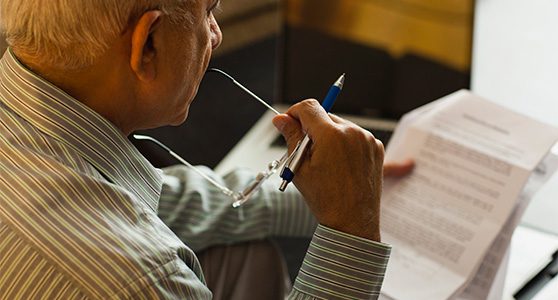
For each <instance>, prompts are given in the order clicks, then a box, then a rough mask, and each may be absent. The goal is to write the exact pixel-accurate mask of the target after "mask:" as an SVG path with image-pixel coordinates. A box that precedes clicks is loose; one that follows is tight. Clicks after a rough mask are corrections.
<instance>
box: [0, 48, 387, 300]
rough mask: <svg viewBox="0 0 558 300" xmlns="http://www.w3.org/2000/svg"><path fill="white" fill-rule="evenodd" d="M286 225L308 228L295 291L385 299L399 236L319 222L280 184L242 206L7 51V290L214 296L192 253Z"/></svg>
mask: <svg viewBox="0 0 558 300" xmlns="http://www.w3.org/2000/svg"><path fill="white" fill-rule="evenodd" d="M99 88H101V87H99ZM206 172H207V173H208V174H210V175H211V176H214V177H215V179H216V180H219V181H222V182H223V183H225V184H226V185H228V186H230V187H241V186H243V185H244V184H245V183H246V182H247V181H248V180H249V179H251V176H252V174H251V173H250V172H246V171H236V172H233V173H231V174H230V175H228V176H226V177H224V178H218V177H216V176H215V175H214V174H213V173H212V172H211V171H210V170H209V169H206ZM278 235H281V236H308V237H310V236H312V243H311V245H310V248H309V250H308V253H307V256H306V258H305V260H304V263H303V266H302V269H301V271H300V273H299V276H298V278H297V281H296V283H295V285H294V289H293V292H292V293H291V295H290V297H291V298H293V299H316V298H318V299H335V298H338V299H349V298H350V299H355V298H357V299H373V298H376V297H377V296H378V293H379V290H380V288H381V284H382V280H383V274H384V272H385V268H386V265H387V261H388V258H389V251H390V248H389V246H386V245H383V244H379V243H374V242H372V241H368V240H364V239H360V238H357V237H354V236H351V235H347V234H345V233H342V232H338V231H335V230H332V229H329V228H326V227H324V226H321V225H320V226H317V224H316V221H315V220H314V218H313V217H312V216H311V214H310V212H309V210H308V208H307V207H306V205H305V204H304V201H302V199H301V198H300V196H299V195H298V194H295V193H285V194H283V193H279V192H277V191H276V187H275V186H264V188H263V189H262V191H260V192H259V193H258V194H257V196H256V197H255V199H253V200H251V201H249V202H248V203H247V204H246V205H245V206H244V207H242V208H241V209H233V208H232V207H231V205H230V199H228V198H227V197H226V196H224V195H222V194H221V193H220V192H219V191H218V190H216V189H215V188H213V187H212V186H210V185H208V184H207V182H206V181H204V179H202V178H201V177H200V176H198V175H196V174H195V173H192V172H191V171H190V170H189V169H187V168H185V167H181V166H176V167H172V168H168V169H165V170H164V171H161V170H158V169H155V168H153V167H152V166H151V164H150V163H149V162H147V161H146V160H145V158H144V157H143V156H142V155H141V154H140V153H139V152H138V151H137V149H135V148H134V146H133V145H132V144H131V143H130V142H129V141H128V140H127V139H126V137H125V136H123V135H122V133H121V132H120V131H119V130H118V128H116V127H115V126H114V125H113V124H111V123H110V122H108V121H107V120H106V119H104V118H103V117H101V116H100V115H99V114H97V113H96V112H94V111H92V110H91V109H89V108H88V107H86V106H85V105H83V104H81V103H80V102H78V101H76V100H75V99H73V98H72V97H70V96H69V95H67V94H66V93H64V92H63V91H61V90H60V89H58V88H56V87H55V86H53V85H52V84H50V83H49V82H47V81H45V80H44V79H41V78H40V77H39V76H37V75H36V74H34V73H32V72H31V71H29V70H27V69H26V68H25V67H24V66H23V65H21V64H20V63H19V62H18V60H17V59H16V58H15V56H14V55H13V53H11V51H7V52H6V54H5V55H4V57H3V58H2V60H0V299H123V298H133V299H209V298H211V292H210V291H209V290H208V289H207V287H206V286H205V282H204V277H203V273H202V270H201V267H200V264H199V262H198V260H197V258H196V256H195V254H194V252H193V250H201V249H204V248H206V247H209V246H211V245H215V244H224V243H225V244H226V243H234V242H239V241H246V240H253V239H260V238H265V237H269V236H278ZM232 280H234V279H232Z"/></svg>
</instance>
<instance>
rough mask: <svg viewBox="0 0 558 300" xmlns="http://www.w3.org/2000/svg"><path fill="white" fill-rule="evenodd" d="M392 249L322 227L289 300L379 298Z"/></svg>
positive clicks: (313, 240)
mask: <svg viewBox="0 0 558 300" xmlns="http://www.w3.org/2000/svg"><path fill="white" fill-rule="evenodd" d="M390 252H391V246H389V245H386V244H382V243H377V242H374V241H371V240H367V239H363V238H360V237H357V236H353V235H350V234H347V233H344V232H341V231H337V230H333V229H331V228H328V227H326V226H323V225H319V226H318V228H317V229H316V232H315V233H314V236H313V238H312V242H311V243H310V247H309V248H308V251H307V252H306V257H305V258H304V262H303V264H302V267H301V269H300V271H299V273H298V276H297V278H296V281H295V284H294V287H293V291H292V292H291V294H290V296H289V299H295V300H298V299H377V298H378V296H379V294H380V290H381V288H382V283H383V281H384V274H385V272H386V268H387V263H388V260H389V255H390Z"/></svg>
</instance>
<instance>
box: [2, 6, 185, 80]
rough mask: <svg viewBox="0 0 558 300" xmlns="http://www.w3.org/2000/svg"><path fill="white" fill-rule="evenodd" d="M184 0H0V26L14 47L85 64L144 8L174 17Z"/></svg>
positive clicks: (44, 58)
mask: <svg viewBox="0 0 558 300" xmlns="http://www.w3.org/2000/svg"><path fill="white" fill-rule="evenodd" d="M186 1H189V0H0V26H1V30H2V31H3V33H4V34H5V36H6V40H7V42H8V45H9V46H10V47H12V49H14V51H15V52H16V53H17V52H21V53H24V54H25V55H29V56H32V57H33V58H34V59H35V60H36V61H37V62H39V63H43V64H47V65H48V66H50V67H54V68H57V69H63V70H76V69H81V68H85V67H87V66H90V65H91V64H93V62H94V61H95V60H96V59H97V58H98V57H99V56H100V55H102V54H103V53H104V52H105V51H106V50H107V49H108V48H109V46H110V44H111V42H112V41H114V40H115V39H116V38H117V37H118V35H120V34H121V33H122V32H123V31H124V30H125V28H126V26H127V25H128V24H129V23H130V22H132V21H134V20H135V18H138V17H139V16H140V15H141V14H142V13H143V12H145V11H147V10H149V9H160V10H162V11H163V12H165V13H167V14H168V15H169V16H170V17H171V19H172V20H173V21H175V22H178V19H182V20H184V18H186V19H188V18H190V17H191V14H189V13H188V12H187V11H185V9H184V5H181V4H182V3H184V2H186Z"/></svg>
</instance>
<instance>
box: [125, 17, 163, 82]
mask: <svg viewBox="0 0 558 300" xmlns="http://www.w3.org/2000/svg"><path fill="white" fill-rule="evenodd" d="M162 15H163V12H161V11H159V10H150V11H147V12H145V13H144V14H143V15H141V16H140V18H139V19H138V21H137V23H136V25H135V26H134V28H133V29H132V40H131V42H132V45H131V49H130V50H131V51H130V66H131V67H132V70H133V71H134V73H136V76H137V77H138V78H139V79H140V80H143V81H151V80H153V79H155V77H156V73H157V69H156V63H155V62H156V60H155V59H156V55H157V49H155V44H154V42H153V32H154V31H155V30H156V29H157V26H158V24H159V21H160V20H161V16H162Z"/></svg>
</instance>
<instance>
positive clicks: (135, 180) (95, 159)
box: [0, 49, 162, 211]
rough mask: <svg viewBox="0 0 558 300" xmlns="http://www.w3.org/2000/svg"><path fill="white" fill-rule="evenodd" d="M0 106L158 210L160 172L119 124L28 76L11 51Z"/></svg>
mask: <svg viewBox="0 0 558 300" xmlns="http://www.w3.org/2000/svg"><path fill="white" fill-rule="evenodd" d="M0 101H2V102H4V104H5V105H6V106H8V107H9V108H10V109H11V110H13V111H14V112H15V113H17V114H18V115H19V116H20V117H22V118H23V119H25V120H26V121H28V122H29V123H30V124H32V125H33V126H35V127H36V128H37V129H39V130H40V131H41V132H43V133H45V134H47V135H49V136H51V137H53V138H54V139H56V140H58V141H60V142H62V143H64V144H66V145H68V146H70V147H71V148H73V149H74V150H76V151H77V152H78V153H79V154H80V155H81V156H82V157H83V158H84V159H86V160H87V161H88V162H89V163H90V164H92V165H93V166H94V167H95V168H97V169H98V170H99V171H100V172H101V173H102V174H103V175H104V176H105V177H106V178H108V179H109V180H110V181H112V182H113V183H115V184H117V185H119V186H122V187H124V188H125V189H126V190H128V191H129V192H131V193H133V194H134V195H135V196H137V197H138V198H139V199H142V200H143V201H145V202H146V204H147V205H149V207H151V208H152V209H153V210H155V211H156V210H157V206H158V201H159V197H160V193H161V187H162V179H161V175H160V173H159V172H158V170H157V169H155V168H154V167H153V166H152V165H151V164H150V163H149V162H148V161H147V160H146V159H145V158H144V157H143V156H142V155H141V153H139V151H138V150H137V149H136V148H135V147H134V145H132V143H131V142H130V141H129V140H128V139H127V138H126V137H125V136H124V134H123V133H122V132H121V131H120V130H119V129H118V128H117V127H116V126H115V125H114V124H112V123H111V122H110V121H108V120H107V119H105V118H103V117H102V116H101V115H99V114H98V113H97V112H95V111H94V110H92V109H90V108H89V107H87V106H86V105H84V104H83V103H81V102H79V101H78V100H76V99H74V98H72V97H71V96H69V95H68V94H67V93H65V92H64V91H62V90H61V89H59V88H58V87H56V86H54V85H53V84H51V83H50V82H48V81H46V80H45V79H43V78H41V77H40V76H38V75H37V74H34V73H33V72H32V71H30V70H28V69H27V68H26V67H25V66H23V65H22V64H21V63H20V62H19V61H18V60H17V58H16V57H15V55H14V54H13V53H12V51H11V50H10V49H8V51H6V53H5V54H4V56H3V57H2V59H1V60H0Z"/></svg>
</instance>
